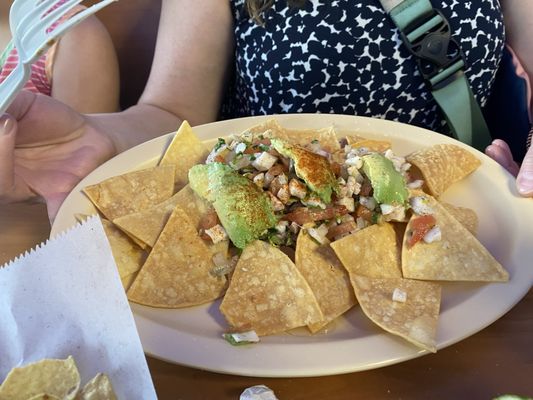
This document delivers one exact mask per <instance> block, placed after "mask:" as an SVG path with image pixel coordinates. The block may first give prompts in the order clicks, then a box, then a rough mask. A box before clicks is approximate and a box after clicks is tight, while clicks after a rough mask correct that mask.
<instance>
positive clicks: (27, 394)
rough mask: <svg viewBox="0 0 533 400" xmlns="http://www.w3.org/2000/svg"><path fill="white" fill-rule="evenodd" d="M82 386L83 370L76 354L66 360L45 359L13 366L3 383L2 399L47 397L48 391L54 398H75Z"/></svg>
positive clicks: (66, 399) (0, 390)
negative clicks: (77, 362) (79, 370)
mask: <svg viewBox="0 0 533 400" xmlns="http://www.w3.org/2000/svg"><path fill="white" fill-rule="evenodd" d="M79 387H80V374H79V372H78V368H77V367H76V363H75V361H74V358H72V356H69V357H68V358H66V359H65V360H57V359H44V360H41V361H37V362H34V363H31V364H28V365H25V366H23V367H17V368H13V369H12V370H11V371H10V372H9V374H8V375H7V377H6V379H5V380H4V383H2V385H1V386H0V399H2V400H18V399H30V398H32V397H37V398H43V397H42V396H43V394H47V395H49V396H50V398H54V397H58V398H60V399H64V400H71V399H74V398H75V396H76V393H77V392H78V390H79ZM38 396H41V397H38Z"/></svg>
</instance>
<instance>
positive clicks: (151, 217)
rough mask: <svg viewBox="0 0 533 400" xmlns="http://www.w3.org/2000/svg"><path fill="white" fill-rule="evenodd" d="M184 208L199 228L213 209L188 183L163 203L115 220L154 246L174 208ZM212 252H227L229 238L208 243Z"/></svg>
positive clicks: (123, 227)
mask: <svg viewBox="0 0 533 400" xmlns="http://www.w3.org/2000/svg"><path fill="white" fill-rule="evenodd" d="M178 206H179V207H180V208H181V209H183V210H184V211H185V212H186V213H187V215H188V216H189V218H190V219H191V222H192V224H193V225H194V227H195V228H196V230H198V228H199V224H200V220H201V219H202V217H203V216H204V215H205V214H206V213H207V212H208V211H209V210H210V209H211V205H210V204H209V203H208V202H207V201H206V200H204V199H202V198H201V197H200V196H198V195H197V194H196V193H194V191H193V190H192V189H191V188H190V187H189V185H186V186H185V187H184V188H183V189H181V190H180V191H179V192H178V193H176V194H175V195H174V196H172V197H171V198H169V199H167V200H165V201H164V202H163V203H161V204H158V205H156V206H154V207H151V208H148V209H146V210H144V211H140V212H137V213H133V214H128V215H124V216H122V217H120V218H117V219H116V220H114V221H113V222H114V223H115V224H116V225H117V226H118V227H120V229H122V230H124V231H125V232H127V233H128V234H130V235H132V236H135V237H136V238H138V239H139V240H142V241H143V242H144V243H145V244H146V245H147V246H150V247H154V245H155V243H156V241H157V238H158V237H159V234H160V233H161V231H162V230H163V228H164V227H165V224H166V223H167V221H168V219H169V217H170V215H171V214H172V212H173V211H174V208H176V207H178ZM206 244H207V245H208V247H209V249H210V250H211V253H213V254H215V253H217V252H222V253H224V254H225V253H227V251H228V246H229V240H226V241H222V242H219V243H216V244H212V243H208V242H206Z"/></svg>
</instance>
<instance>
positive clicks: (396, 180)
mask: <svg viewBox="0 0 533 400" xmlns="http://www.w3.org/2000/svg"><path fill="white" fill-rule="evenodd" d="M361 161H362V163H363V166H362V169H363V172H364V174H365V175H366V177H367V178H368V179H369V181H370V186H372V189H373V193H372V197H373V198H374V199H375V200H376V201H377V202H378V203H379V204H389V205H393V206H405V202H406V201H407V197H408V196H409V192H408V190H407V186H406V184H405V178H404V176H403V175H402V173H401V171H398V170H396V168H395V167H394V164H393V163H392V161H391V160H389V159H388V158H387V157H385V156H384V155H382V154H380V153H371V154H365V155H363V156H362V157H361Z"/></svg>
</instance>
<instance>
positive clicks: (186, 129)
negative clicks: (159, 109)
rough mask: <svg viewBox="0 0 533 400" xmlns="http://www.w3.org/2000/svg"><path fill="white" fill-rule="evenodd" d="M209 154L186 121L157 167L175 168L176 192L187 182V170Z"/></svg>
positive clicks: (202, 160)
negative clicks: (170, 166) (169, 166)
mask: <svg viewBox="0 0 533 400" xmlns="http://www.w3.org/2000/svg"><path fill="white" fill-rule="evenodd" d="M208 154H209V150H208V148H207V147H206V146H205V144H204V143H203V142H202V141H200V139H198V137H197V136H196V135H195V134H194V132H193V130H192V128H191V126H190V125H189V123H188V122H187V121H183V123H182V124H181V126H180V127H179V129H178V130H177V132H176V134H175V135H174V137H173V139H172V141H171V142H170V144H169V146H168V147H167V149H166V151H165V154H164V155H163V157H162V158H161V161H159V165H173V166H174V168H175V174H174V181H175V186H174V190H175V191H178V190H180V189H181V188H183V187H184V186H185V185H186V184H187V182H188V174H189V168H191V167H192V166H193V165H196V164H200V163H202V162H204V161H205V158H206V157H207V155H208Z"/></svg>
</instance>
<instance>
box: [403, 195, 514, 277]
mask: <svg viewBox="0 0 533 400" xmlns="http://www.w3.org/2000/svg"><path fill="white" fill-rule="evenodd" d="M427 197H428V204H429V205H430V207H431V208H432V210H433V212H434V213H433V216H434V217H435V219H436V221H437V226H438V227H439V228H440V230H441V240H437V241H434V242H432V243H425V242H424V241H420V242H418V243H416V244H415V245H413V246H412V247H409V246H408V245H407V242H408V240H409V237H410V232H411V230H412V229H411V225H412V221H413V219H414V218H416V217H417V216H416V215H413V217H411V220H410V221H409V223H408V224H407V229H406V231H405V236H404V241H403V247H402V270H403V276H404V278H413V279H423V280H437V281H475V282H506V281H507V280H508V279H509V274H508V273H507V271H506V270H505V269H504V268H503V267H502V266H501V265H500V263H499V262H498V261H496V259H495V258H494V257H493V256H492V255H491V254H490V253H489V252H488V250H487V249H486V248H485V247H484V246H483V245H482V244H481V243H480V242H479V241H478V240H477V239H476V238H475V236H474V235H472V234H471V233H470V232H469V231H468V230H467V229H466V228H465V227H464V226H463V225H462V224H461V223H460V222H459V221H457V220H456V219H455V218H454V217H452V216H451V215H450V214H449V213H448V211H446V209H445V208H444V207H443V206H442V205H441V204H440V203H439V202H438V201H437V200H436V199H434V198H433V197H431V196H429V195H427Z"/></svg>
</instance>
